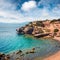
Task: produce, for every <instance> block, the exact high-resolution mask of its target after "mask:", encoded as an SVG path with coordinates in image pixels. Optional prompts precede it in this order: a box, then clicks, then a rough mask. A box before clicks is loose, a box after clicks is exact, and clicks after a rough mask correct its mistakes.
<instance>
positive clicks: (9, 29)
mask: <svg viewBox="0 0 60 60" xmlns="http://www.w3.org/2000/svg"><path fill="white" fill-rule="evenodd" d="M26 24H28V22H27V23H0V52H1V53H10V52H13V51H17V50H22V51H26V50H29V49H32V48H36V49H37V50H38V51H39V52H40V53H41V54H42V53H43V54H45V53H52V52H56V51H58V50H59V48H57V46H59V44H60V43H59V42H58V41H55V40H52V39H45V40H44V39H37V38H32V37H27V36H26V35H18V34H17V31H16V29H17V28H19V27H22V26H25V25H26Z"/></svg>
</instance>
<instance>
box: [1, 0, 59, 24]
mask: <svg viewBox="0 0 60 60" xmlns="http://www.w3.org/2000/svg"><path fill="white" fill-rule="evenodd" d="M58 18H60V0H0V22H5V23H21V22H26V21H33V20H41V19H42V20H45V19H58Z"/></svg>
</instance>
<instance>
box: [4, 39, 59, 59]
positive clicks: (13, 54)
mask: <svg viewBox="0 0 60 60" xmlns="http://www.w3.org/2000/svg"><path fill="white" fill-rule="evenodd" d="M43 40H44V39H43ZM54 40H56V39H54ZM56 41H57V40H56ZM58 41H59V40H58ZM57 47H58V46H57ZM32 50H33V51H32ZM35 50H36V48H32V49H31V50H30V49H29V50H26V51H21V50H20V51H19V50H18V51H15V52H11V53H9V54H7V55H9V57H10V58H11V59H12V58H13V59H16V58H17V56H20V58H19V57H18V58H17V59H20V60H23V59H24V60H28V59H30V60H31V59H33V60H53V58H54V57H56V59H60V51H55V52H53V53H50V54H49V53H48V54H47V55H46V56H40V57H39V53H38V52H37V51H35ZM21 52H22V54H21ZM35 52H36V53H37V54H38V56H37V55H36V53H35ZM42 54H43V53H42ZM5 55H6V54H5ZM7 55H6V56H7ZM29 55H30V57H28V56H29ZM35 55H36V56H35ZM57 55H59V57H57ZM32 56H35V57H33V58H32ZM14 57H15V58H14Z"/></svg>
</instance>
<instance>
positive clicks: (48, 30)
mask: <svg viewBox="0 0 60 60" xmlns="http://www.w3.org/2000/svg"><path fill="white" fill-rule="evenodd" d="M17 32H18V33H20V34H21V33H23V34H29V35H33V36H35V37H38V36H40V37H45V36H46V37H54V36H60V19H57V20H55V19H54V20H45V21H34V22H30V23H29V24H27V25H26V26H24V27H21V28H19V29H17Z"/></svg>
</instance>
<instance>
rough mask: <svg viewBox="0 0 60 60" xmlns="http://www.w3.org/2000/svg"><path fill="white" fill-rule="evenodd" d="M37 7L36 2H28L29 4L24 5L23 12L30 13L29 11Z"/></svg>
mask: <svg viewBox="0 0 60 60" xmlns="http://www.w3.org/2000/svg"><path fill="white" fill-rule="evenodd" d="M35 7H36V2H35V1H28V2H25V3H23V4H22V7H21V9H22V10H23V11H29V10H31V9H33V8H35Z"/></svg>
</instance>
